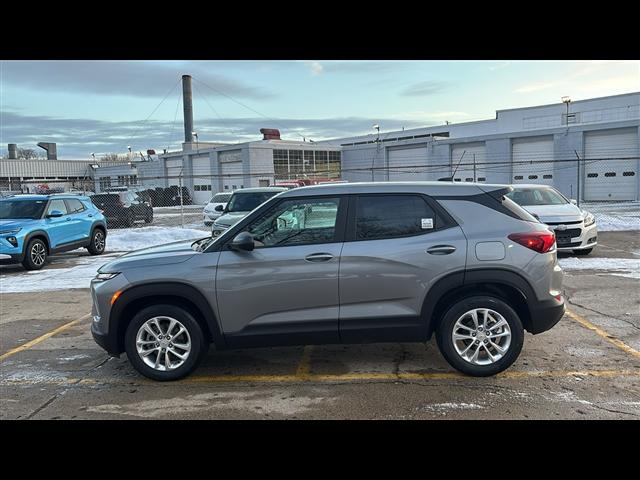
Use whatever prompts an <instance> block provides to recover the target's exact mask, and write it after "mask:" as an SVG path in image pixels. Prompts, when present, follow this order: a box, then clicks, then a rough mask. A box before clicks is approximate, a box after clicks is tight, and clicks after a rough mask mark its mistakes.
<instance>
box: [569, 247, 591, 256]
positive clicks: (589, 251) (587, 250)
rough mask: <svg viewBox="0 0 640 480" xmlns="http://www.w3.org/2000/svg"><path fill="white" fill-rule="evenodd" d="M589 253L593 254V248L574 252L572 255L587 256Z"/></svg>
mask: <svg viewBox="0 0 640 480" xmlns="http://www.w3.org/2000/svg"><path fill="white" fill-rule="evenodd" d="M591 252H593V248H585V249H584V250H574V251H573V254H574V255H589V254H590V253H591Z"/></svg>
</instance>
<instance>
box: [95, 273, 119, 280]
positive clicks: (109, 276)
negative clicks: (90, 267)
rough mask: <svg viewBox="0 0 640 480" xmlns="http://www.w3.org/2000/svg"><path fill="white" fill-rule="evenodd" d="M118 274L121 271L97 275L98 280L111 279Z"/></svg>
mask: <svg viewBox="0 0 640 480" xmlns="http://www.w3.org/2000/svg"><path fill="white" fill-rule="evenodd" d="M116 275H120V272H116V273H98V274H97V275H96V280H100V281H105V280H111V279H112V278H113V277H115V276H116Z"/></svg>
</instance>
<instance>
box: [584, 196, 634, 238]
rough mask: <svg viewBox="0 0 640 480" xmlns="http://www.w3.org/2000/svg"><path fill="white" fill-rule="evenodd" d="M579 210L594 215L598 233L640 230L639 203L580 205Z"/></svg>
mask: <svg viewBox="0 0 640 480" xmlns="http://www.w3.org/2000/svg"><path fill="white" fill-rule="evenodd" d="M580 208H582V209H583V210H586V211H588V212H591V213H593V214H594V215H595V217H596V224H597V225H598V231H600V232H612V231H623V230H640V202H623V203H600V204H589V203H582V204H580Z"/></svg>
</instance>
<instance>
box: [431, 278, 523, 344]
mask: <svg viewBox="0 0 640 480" xmlns="http://www.w3.org/2000/svg"><path fill="white" fill-rule="evenodd" d="M476 295H490V296H494V297H497V298H499V299H501V300H503V301H504V302H505V303H507V304H509V305H510V306H511V307H512V308H513V309H514V310H515V311H516V313H517V314H518V316H519V317H520V320H521V321H522V325H523V326H524V328H525V330H528V331H530V330H532V327H533V325H532V314H531V308H530V305H529V304H528V302H529V301H530V300H531V299H534V300H535V294H534V291H533V289H532V288H531V286H530V285H529V283H528V282H527V280H525V279H524V278H523V277H522V276H521V275H519V274H517V273H515V272H511V271H509V270H503V269H481V270H469V271H466V272H457V273H453V274H450V275H447V276H446V277H443V278H442V279H440V280H439V281H438V282H436V283H435V284H434V286H433V287H432V288H431V289H430V290H429V292H428V294H427V296H426V298H425V302H424V306H423V309H422V316H423V318H424V319H425V322H426V326H427V338H431V335H432V334H433V332H434V331H435V330H436V329H437V328H438V325H439V324H440V321H441V320H442V317H443V316H444V314H445V313H446V312H447V310H448V309H449V308H450V307H451V306H452V305H453V304H454V303H456V302H457V301H459V300H461V299H463V298H467V297H472V296H476Z"/></svg>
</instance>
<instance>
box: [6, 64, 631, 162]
mask: <svg viewBox="0 0 640 480" xmlns="http://www.w3.org/2000/svg"><path fill="white" fill-rule="evenodd" d="M185 73H188V74H191V75H192V76H193V78H194V82H193V86H194V116H195V129H196V131H197V132H198V134H199V139H200V140H201V141H207V140H208V141H223V142H237V141H245V140H250V139H259V138H261V135H260V133H259V129H260V128H262V127H273V128H279V129H280V130H281V132H282V135H283V138H285V139H289V140H299V139H301V138H302V137H303V136H304V137H306V138H307V139H309V138H311V139H314V140H321V139H327V138H335V137H344V136H349V135H359V134H365V133H371V132H372V128H371V126H372V125H373V124H374V123H375V124H379V125H380V129H381V131H383V132H384V131H389V130H393V129H400V128H402V127H403V126H404V127H406V128H411V127H419V126H428V125H439V124H444V123H445V121H447V120H448V121H449V122H454V123H455V122H466V121H472V120H483V119H488V118H494V117H495V111H496V110H500V109H505V108H516V107H525V106H531V105H539V104H548V103H555V102H560V97H562V96H564V95H569V96H570V97H571V98H572V100H580V99H585V98H592V97H598V96H605V95H615V94H620V93H628V92H632V91H638V90H640V62H637V61H629V62H623V61H615V62H606V61H594V62H587V61H380V62H378V61H322V60H319V61H312V60H310V61H295V62H294V61H220V62H217V61H188V62H183V61H1V62H0V113H1V117H0V139H1V140H0V154H5V153H6V144H7V143H17V144H18V145H19V146H20V147H23V148H37V147H36V146H35V144H36V143H37V142H39V141H51V142H57V144H58V158H74V159H75V158H78V159H83V158H88V157H89V156H90V155H91V153H96V155H100V154H104V153H124V152H126V150H127V146H128V145H131V147H132V149H133V151H136V152H137V151H141V150H142V151H144V150H146V149H147V148H155V149H156V150H160V151H161V150H162V149H163V148H169V149H170V150H174V149H178V148H179V147H180V142H181V141H182V137H183V127H182V123H181V122H182V104H181V91H180V85H179V83H180V77H181V75H182V74H185ZM38 150H39V149H38Z"/></svg>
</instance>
